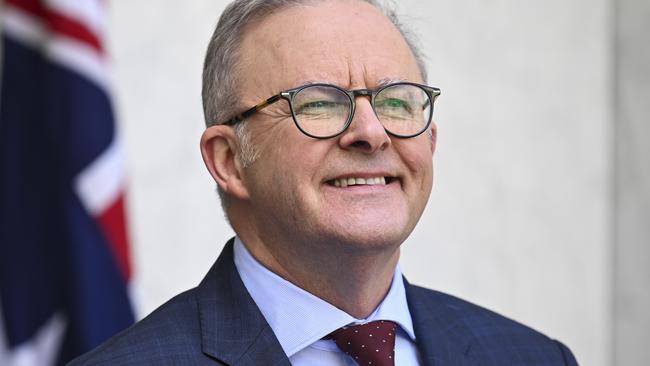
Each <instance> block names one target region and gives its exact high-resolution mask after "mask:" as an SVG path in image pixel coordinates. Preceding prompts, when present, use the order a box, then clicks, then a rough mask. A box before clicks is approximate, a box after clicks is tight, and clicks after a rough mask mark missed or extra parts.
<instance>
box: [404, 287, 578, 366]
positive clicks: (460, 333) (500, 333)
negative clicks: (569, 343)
mask: <svg viewBox="0 0 650 366" xmlns="http://www.w3.org/2000/svg"><path fill="white" fill-rule="evenodd" d="M406 288H407V298H408V303H409V308H410V311H411V316H412V317H413V324H414V328H415V334H416V338H417V340H416V342H417V344H418V349H419V350H420V352H421V355H422V358H423V360H426V361H425V363H427V364H429V365H495V366H496V365H499V366H504V365H527V366H533V365H540V366H541V365H545V366H551V365H577V362H576V360H575V358H574V357H573V355H572V354H571V351H569V349H568V348H567V347H566V346H564V345H563V344H562V343H560V342H558V341H555V340H552V339H551V338H549V337H547V336H545V335H543V334H542V333H540V332H538V331H536V330H534V329H531V328H529V327H527V326H525V325H522V324H520V323H518V322H516V321H514V320H512V319H508V318H506V317H504V316H502V315H499V314H497V313H495V312H492V311H490V310H487V309H485V308H482V307H480V306H478V305H475V304H472V303H470V302H467V301H465V300H462V299H459V298H457V297H454V296H451V295H447V294H444V293H441V292H437V291H433V290H428V289H425V288H422V287H418V286H413V285H409V284H408V283H407V285H406Z"/></svg>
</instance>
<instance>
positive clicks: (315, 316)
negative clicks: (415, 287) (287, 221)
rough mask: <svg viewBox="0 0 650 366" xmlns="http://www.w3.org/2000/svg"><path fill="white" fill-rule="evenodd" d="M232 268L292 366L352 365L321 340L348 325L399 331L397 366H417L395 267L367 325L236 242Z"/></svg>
mask: <svg viewBox="0 0 650 366" xmlns="http://www.w3.org/2000/svg"><path fill="white" fill-rule="evenodd" d="M234 254H235V266H236V267H237V271H238V272H239V276H240V277H241V279H242V281H243V282H244V286H246V289H247V290H248V292H249V293H250V295H251V297H252V298H253V300H254V301H255V303H256V304H257V307H258V308H259V309H260V311H261V312H262V314H263V315H264V318H266V321H267V322H268V323H269V326H270V327H271V329H273V333H275V336H276V337H277V338H278V341H279V342H280V346H282V349H283V350H284V352H285V353H286V354H287V356H288V357H289V361H290V362H291V364H292V365H294V366H307V365H309V366H337V365H341V366H352V365H357V364H356V363H355V361H354V360H353V359H352V358H351V357H350V356H348V355H346V354H345V353H343V352H342V351H340V350H339V348H338V347H337V346H336V344H335V343H334V341H332V340H324V339H322V338H323V337H325V336H326V335H328V334H330V333H331V332H333V331H335V330H336V329H338V328H340V327H343V326H345V325H349V324H364V323H367V322H371V321H375V320H391V321H394V322H395V323H397V324H398V325H399V331H398V332H397V337H396V339H395V364H396V365H400V366H402V365H407V366H408V365H419V364H420V362H419V353H418V350H417V348H416V346H415V333H414V332H413V322H412V321H411V313H410V312H409V309H408V304H407V302H406V292H405V289H404V282H403V281H402V273H401V271H400V268H399V265H398V266H397V267H396V268H395V274H394V275H393V281H392V284H391V287H390V289H389V291H388V294H387V295H386V297H385V298H384V300H383V301H382V302H381V304H379V306H378V307H377V309H375V311H374V312H373V313H372V314H371V315H370V316H369V317H368V318H366V319H356V318H354V317H353V316H351V315H349V314H347V313H346V312H344V311H343V310H341V309H339V308H337V307H335V306H334V305H332V304H330V303H328V302H326V301H324V300H322V299H320V298H318V297H316V296H314V295H312V294H310V293H309V292H307V291H305V290H303V289H301V288H299V287H297V286H295V285H294V284H292V283H291V282H289V281H287V280H285V279H283V278H282V277H280V276H278V275H276V274H275V273H273V272H271V271H270V270H268V269H267V268H266V267H264V266H263V265H262V264H261V263H259V262H258V261H257V260H256V259H255V258H254V257H253V256H252V255H251V254H250V252H249V251H248V250H247V249H246V247H245V246H244V245H243V244H242V242H241V240H240V239H239V238H238V237H237V238H235V246H234Z"/></svg>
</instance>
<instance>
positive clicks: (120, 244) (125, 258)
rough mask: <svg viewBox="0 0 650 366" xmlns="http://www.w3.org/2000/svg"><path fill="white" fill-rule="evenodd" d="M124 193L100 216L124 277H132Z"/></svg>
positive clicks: (126, 278) (101, 224)
mask: <svg viewBox="0 0 650 366" xmlns="http://www.w3.org/2000/svg"><path fill="white" fill-rule="evenodd" d="M124 212H125V207H124V194H123V193H120V196H119V197H118V198H117V199H116V200H115V201H113V202H112V203H111V205H110V206H109V207H108V208H107V209H106V210H105V211H104V212H102V214H101V215H100V216H99V217H98V219H99V225H100V226H101V228H102V230H103V232H104V235H105V236H106V238H107V241H108V243H109V246H110V247H111V250H112V251H113V257H114V258H115V260H116V262H117V264H118V266H119V268H120V271H121V272H122V275H123V276H124V279H125V280H126V281H128V280H129V279H130V278H131V258H130V254H129V244H128V238H127V233H126V220H125V217H124Z"/></svg>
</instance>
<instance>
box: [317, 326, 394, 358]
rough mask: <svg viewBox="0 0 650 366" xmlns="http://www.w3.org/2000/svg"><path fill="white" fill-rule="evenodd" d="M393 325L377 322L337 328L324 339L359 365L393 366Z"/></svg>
mask: <svg viewBox="0 0 650 366" xmlns="http://www.w3.org/2000/svg"><path fill="white" fill-rule="evenodd" d="M396 330H397V326H396V324H395V323H393V322H391V321H387V320H378V321H374V322H370V323H366V324H362V325H354V326H347V327H343V328H339V329H337V330H335V331H334V332H332V333H330V334H329V335H328V336H327V337H326V338H328V339H333V340H334V341H335V342H336V345H337V346H338V347H339V349H340V350H341V351H343V352H345V354H347V355H349V356H350V357H352V358H353V359H354V360H355V361H356V362H357V363H358V364H359V365H363V366H367V365H372V366H395V332H396Z"/></svg>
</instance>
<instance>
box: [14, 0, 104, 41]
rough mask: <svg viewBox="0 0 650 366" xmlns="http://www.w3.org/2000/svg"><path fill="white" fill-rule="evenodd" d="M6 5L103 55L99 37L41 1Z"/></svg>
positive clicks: (30, 0)
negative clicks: (39, 20)
mask: <svg viewBox="0 0 650 366" xmlns="http://www.w3.org/2000/svg"><path fill="white" fill-rule="evenodd" d="M6 3H7V5H9V6H13V7H15V8H18V9H21V10H23V11H25V12H27V13H29V14H31V15H33V16H34V17H36V18H39V19H41V20H42V21H43V22H44V23H45V24H46V25H47V27H48V28H49V29H50V31H51V32H53V33H56V34H59V35H62V36H65V37H68V38H72V39H75V40H77V41H79V42H82V43H84V44H86V45H88V46H90V47H92V48H94V49H95V50H97V52H99V53H103V51H104V49H103V46H102V43H101V41H100V39H99V37H98V36H97V35H96V34H95V33H94V32H93V31H92V30H90V29H89V28H88V27H87V26H86V25H85V24H83V23H82V22H79V21H78V20H76V19H73V18H70V17H68V16H66V15H64V14H61V13H59V12H57V11H56V10H53V9H49V8H46V7H45V6H44V5H43V4H41V2H40V1H39V0H6Z"/></svg>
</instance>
